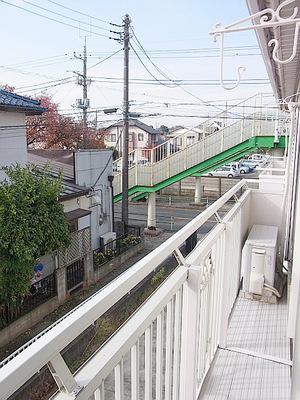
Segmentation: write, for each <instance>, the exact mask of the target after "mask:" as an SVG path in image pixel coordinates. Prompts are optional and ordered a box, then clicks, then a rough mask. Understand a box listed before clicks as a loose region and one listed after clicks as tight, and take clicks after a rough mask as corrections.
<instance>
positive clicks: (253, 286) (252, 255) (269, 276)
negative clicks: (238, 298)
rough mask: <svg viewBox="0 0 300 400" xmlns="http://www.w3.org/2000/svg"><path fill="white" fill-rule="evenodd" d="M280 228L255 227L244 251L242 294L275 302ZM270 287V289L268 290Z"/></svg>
mask: <svg viewBox="0 0 300 400" xmlns="http://www.w3.org/2000/svg"><path fill="white" fill-rule="evenodd" d="M277 236H278V227H276V226H268V225H253V227H252V229H251V231H250V233H249V236H248V238H247V240H246V242H245V244H244V247H243V251H242V268H241V273H242V278H243V287H242V291H241V292H242V294H243V295H244V297H251V298H253V296H254V297H258V296H261V297H262V299H263V300H266V301H273V300H271V299H273V298H274V297H275V296H274V295H273V293H274V291H272V290H270V288H274V279H275V266H276V254H277ZM268 287H269V288H268Z"/></svg>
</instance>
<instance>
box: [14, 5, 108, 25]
mask: <svg viewBox="0 0 300 400" xmlns="http://www.w3.org/2000/svg"><path fill="white" fill-rule="evenodd" d="M22 1H23V3H26V4H29V5H31V6H33V7H36V8H38V9H40V10H43V11H47V12H49V13H51V14H54V15H58V16H59V17H63V18H66V19H69V20H70V21H75V22H80V23H81V24H84V25H90V24H89V23H88V22H83V21H79V20H78V19H75V18H72V17H68V16H66V15H63V14H60V13H57V12H55V11H52V10H49V9H48V8H45V7H41V6H38V5H37V4H34V3H31V2H30V1H27V0H22ZM93 27H95V28H98V29H101V30H104V31H107V32H112V31H111V30H110V29H107V28H102V27H100V26H97V25H93Z"/></svg>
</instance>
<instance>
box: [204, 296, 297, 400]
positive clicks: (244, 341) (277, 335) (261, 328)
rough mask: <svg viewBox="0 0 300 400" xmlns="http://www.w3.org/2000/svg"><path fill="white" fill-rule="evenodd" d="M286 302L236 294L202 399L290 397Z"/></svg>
mask: <svg viewBox="0 0 300 400" xmlns="http://www.w3.org/2000/svg"><path fill="white" fill-rule="evenodd" d="M286 327H287V304H286V300H285V299H280V300H279V302H278V304H270V303H264V302H261V301H257V300H249V299H245V298H242V297H239V298H238V299H237V301H236V304H235V306H234V309H233V312H232V315H231V319H230V324H229V329H228V335H227V348H226V349H218V351H217V354H216V357H215V360H214V362H213V365H212V366H211V368H210V371H209V373H208V375H207V377H206V379H205V383H204V385H203V388H202V390H201V394H200V397H199V399H201V400H223V399H224V400H225V399H226V400H259V399H261V400H279V399H280V400H284V399H289V398H290V365H289V364H290V342H289V339H288V338H287V336H286Z"/></svg>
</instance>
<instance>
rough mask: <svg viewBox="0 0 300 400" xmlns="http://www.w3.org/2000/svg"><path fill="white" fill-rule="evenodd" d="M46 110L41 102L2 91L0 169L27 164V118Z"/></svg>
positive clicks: (1, 176) (2, 174)
mask: <svg viewBox="0 0 300 400" xmlns="http://www.w3.org/2000/svg"><path fill="white" fill-rule="evenodd" d="M45 110H46V108H45V107H41V105H40V101H37V100H33V99H30V98H29V97H23V96H20V95H18V94H15V93H11V92H8V91H6V90H0V124H1V130H0V140H1V144H0V149H1V157H0V167H4V166H7V165H11V164H14V163H16V162H17V163H19V164H21V165H25V164H26V163H27V142H26V126H25V117H26V116H27V115H40V114H42V113H43V112H44V111H45ZM4 178H5V173H4V172H3V171H1V170H0V181H1V180H3V179H4Z"/></svg>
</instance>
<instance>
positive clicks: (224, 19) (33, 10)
mask: <svg viewBox="0 0 300 400" xmlns="http://www.w3.org/2000/svg"><path fill="white" fill-rule="evenodd" d="M126 14H128V15H129V16H130V19H131V24H130V33H131V39H130V43H131V44H130V52H129V53H130V60H129V78H130V83H129V100H130V112H132V113H138V114H140V117H139V119H140V120H141V121H143V122H144V123H146V124H149V125H152V126H154V127H156V128H157V127H159V126H161V125H167V126H168V127H172V126H175V125H184V126H186V127H192V126H196V125H197V124H199V123H201V122H202V121H203V119H205V118H206V117H208V116H209V117H212V116H214V115H215V114H217V113H218V112H220V110H222V109H224V108H225V107H226V106H228V105H231V104H235V103H237V102H239V101H241V100H242V99H245V98H248V97H250V96H252V95H254V94H256V93H261V92H264V93H265V92H271V86H270V85H269V83H268V79H267V74H266V70H265V66H264V63H263V60H262V57H261V55H260V51H259V47H258V44H257V40H256V36H255V33H254V32H253V31H245V32H242V33H241V32H240V33H237V34H228V35H226V37H225V44H224V45H225V55H226V57H225V58H224V78H225V79H228V80H235V79H236V76H237V75H236V74H237V67H238V66H240V65H242V66H245V67H246V70H245V72H243V73H242V81H241V84H240V85H239V86H238V87H237V88H236V89H234V90H230V91H228V90H225V89H223V88H222V87H221V85H220V82H219V77H220V57H219V48H220V43H219V42H218V41H217V43H215V42H214V41H213V39H212V36H211V35H209V32H211V31H213V30H214V26H215V24H216V23H218V22H220V23H221V24H222V26H225V25H227V24H229V23H231V22H235V21H238V20H240V19H242V18H244V17H247V16H248V15H249V12H248V9H247V6H246V1H245V0H226V1H225V0H215V1H205V0H189V1H188V2H186V1H182V0H181V1H179V0H151V1H148V0H144V1H141V0H126V1H125V0H111V1H101V0H56V1H50V0H28V1H27V0H5V1H3V0H0V15H1V24H0V37H1V41H0V48H1V51H0V54H1V56H0V85H9V86H13V87H15V91H16V93H18V94H21V95H24V96H29V97H33V98H36V97H38V96H39V95H40V94H41V93H42V92H44V91H46V93H47V94H48V95H50V96H51V97H52V100H53V101H54V102H55V103H57V104H58V105H59V109H60V112H61V113H63V114H66V115H70V116H74V117H75V118H77V117H78V116H80V115H81V114H80V110H78V109H77V108H76V107H75V104H76V99H80V98H82V86H80V85H78V84H77V78H76V77H77V74H76V72H79V73H82V68H83V62H82V59H81V58H82V54H83V47H84V43H85V41H86V45H87V55H88V58H87V75H88V78H89V79H90V85H89V89H88V97H89V99H90V109H89V114H88V119H89V122H90V123H91V124H92V123H93V122H95V121H96V120H97V124H98V127H101V126H108V125H109V124H111V123H113V122H114V121H116V120H118V119H120V118H121V117H122V103H123V82H122V80H123V69H124V66H123V65H124V61H123V50H122V44H121V43H120V42H119V41H118V40H116V39H118V38H120V34H119V33H120V32H121V31H122V30H123V27H122V25H123V18H124V16H125V15H126ZM107 108H117V109H118V111H117V113H116V114H115V115H106V114H104V112H103V110H104V109H107Z"/></svg>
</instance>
